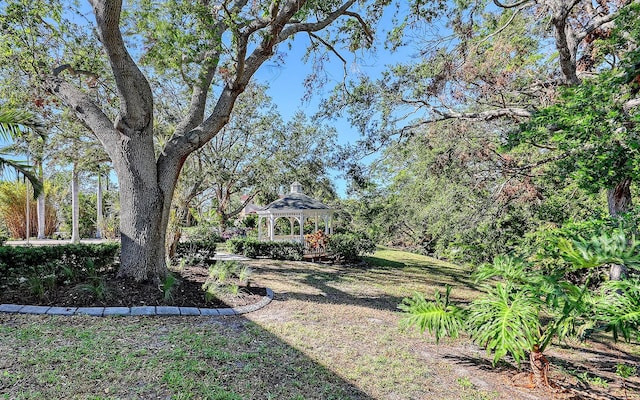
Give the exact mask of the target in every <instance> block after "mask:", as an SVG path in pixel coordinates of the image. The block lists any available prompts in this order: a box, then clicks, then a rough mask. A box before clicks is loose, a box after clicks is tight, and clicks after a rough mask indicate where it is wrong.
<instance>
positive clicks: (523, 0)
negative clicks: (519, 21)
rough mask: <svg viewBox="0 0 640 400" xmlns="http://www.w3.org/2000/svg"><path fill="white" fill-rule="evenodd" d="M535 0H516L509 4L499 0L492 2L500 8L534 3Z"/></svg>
mask: <svg viewBox="0 0 640 400" xmlns="http://www.w3.org/2000/svg"><path fill="white" fill-rule="evenodd" d="M534 3H535V1H534V0H520V1H517V2H515V3H511V4H505V3H502V2H500V1H499V0H493V4H495V5H496V6H498V7H500V8H516V7H520V6H522V5H525V4H534Z"/></svg>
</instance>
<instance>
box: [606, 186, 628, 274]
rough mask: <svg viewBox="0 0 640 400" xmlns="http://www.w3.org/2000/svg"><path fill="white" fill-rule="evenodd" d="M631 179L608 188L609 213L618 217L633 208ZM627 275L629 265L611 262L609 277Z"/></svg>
mask: <svg viewBox="0 0 640 400" xmlns="http://www.w3.org/2000/svg"><path fill="white" fill-rule="evenodd" d="M630 186H631V179H630V178H626V179H624V180H623V181H622V182H620V183H618V184H617V185H616V186H615V187H614V188H613V189H609V190H607V204H608V205H609V214H610V215H611V216H612V217H614V218H616V217H618V216H619V215H620V214H622V213H625V212H627V211H629V210H630V209H631V189H630ZM626 275H627V267H626V266H624V265H622V264H611V265H610V268H609V279H611V280H612V281H619V280H621V279H624V277H625V276H626Z"/></svg>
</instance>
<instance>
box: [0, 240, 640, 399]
mask: <svg viewBox="0 0 640 400" xmlns="http://www.w3.org/2000/svg"><path fill="white" fill-rule="evenodd" d="M368 262H369V266H368V267H340V266H331V265H322V264H311V263H303V262H282V261H272V260H255V261H250V262H248V263H250V264H251V265H252V266H253V269H254V271H255V273H254V277H253V281H254V282H255V284H256V285H265V286H268V287H270V288H272V289H273V290H274V292H275V299H274V301H273V302H272V303H271V304H270V305H268V306H267V307H266V308H264V309H262V310H259V311H257V312H255V313H251V314H247V315H244V316H237V317H164V318H163V317H114V318H94V317H81V316H77V317H55V316H31V315H15V314H0V352H1V354H2V357H0V398H2V396H4V398H7V399H22V398H24V399H28V398H42V399H61V398H65V399H66V398H82V399H121V398H128V399H129V398H131V399H135V398H140V399H151V398H162V399H166V398H175V399H514V400H515V399H548V398H552V397H554V398H573V399H576V398H582V397H580V396H579V397H575V393H574V394H568V393H567V394H562V393H559V394H558V393H556V394H552V393H548V392H543V391H530V390H528V389H525V388H522V387H519V386H517V385H514V383H513V380H512V378H513V377H514V376H517V373H518V371H517V370H516V369H515V368H514V367H513V366H511V365H510V364H506V363H505V364H503V365H500V366H499V367H498V368H497V369H492V368H491V364H490V362H489V361H488V359H489V358H488V357H487V356H486V355H485V353H484V351H482V350H481V349H479V348H478V347H477V346H475V345H474V344H472V343H470V342H469V341H468V340H466V339H464V338H462V339H458V340H456V341H451V340H446V339H445V340H444V341H443V342H441V344H440V345H439V346H436V345H435V344H434V343H433V340H432V339H431V338H430V337H429V336H428V335H424V336H422V335H419V334H418V333H417V332H415V331H406V332H403V331H400V330H399V329H398V320H399V318H400V314H399V312H398V310H397V305H398V303H399V302H400V301H401V300H402V298H403V297H405V296H408V295H410V294H411V293H412V292H413V291H415V290H419V291H422V292H426V293H428V294H431V293H433V291H434V290H435V289H436V288H442V287H443V286H444V284H446V283H449V284H451V285H452V286H454V288H455V289H454V293H453V295H454V297H455V296H457V297H455V299H456V300H458V301H468V300H470V299H472V298H473V297H474V296H475V295H477V292H476V291H475V288H474V285H473V283H472V282H471V281H470V280H469V276H468V272H467V271H465V270H464V269H462V268H460V267H457V266H455V265H452V264H448V263H444V262H441V261H437V260H434V259H431V258H428V257H423V256H419V255H415V254H409V253H403V252H398V251H393V250H380V251H378V252H377V253H376V254H375V255H374V256H373V257H369V258H368ZM550 356H551V358H552V363H553V364H554V366H555V367H554V370H553V371H552V376H555V377H557V378H561V379H564V380H565V382H566V383H567V385H569V384H571V385H574V386H575V387H576V388H579V387H581V388H582V392H583V394H582V396H583V397H584V398H590V396H593V398H611V399H614V398H622V399H624V398H625V396H626V397H627V398H629V399H640V379H639V378H638V376H637V375H636V376H634V377H632V378H630V379H628V380H627V381H625V382H623V381H621V380H620V379H619V378H617V377H616V375H615V368H616V364H625V365H629V366H633V365H635V366H638V367H639V368H638V370H640V359H639V356H640V350H639V349H638V346H637V344H636V345H625V346H622V345H615V344H612V343H610V342H609V341H607V340H603V341H601V342H589V343H586V344H580V345H578V344H574V345H573V347H569V346H564V347H555V349H554V350H553V351H552V352H550ZM571 396H574V397H571Z"/></svg>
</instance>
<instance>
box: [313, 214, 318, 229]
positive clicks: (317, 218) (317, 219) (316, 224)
mask: <svg viewBox="0 0 640 400" xmlns="http://www.w3.org/2000/svg"><path fill="white" fill-rule="evenodd" d="M313 232H314V233H315V232H318V214H316V229H315V230H314V231H313Z"/></svg>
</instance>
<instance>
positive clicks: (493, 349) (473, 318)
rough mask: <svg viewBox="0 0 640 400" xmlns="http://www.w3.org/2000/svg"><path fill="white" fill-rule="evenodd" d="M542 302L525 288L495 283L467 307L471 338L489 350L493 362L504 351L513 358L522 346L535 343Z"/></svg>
mask: <svg viewBox="0 0 640 400" xmlns="http://www.w3.org/2000/svg"><path fill="white" fill-rule="evenodd" d="M541 304H542V302H541V301H540V300H539V299H538V298H537V297H536V296H534V295H532V294H531V293H529V292H528V291H526V290H520V291H513V290H512V287H511V285H509V284H506V285H503V284H501V283H498V284H496V286H495V288H494V289H493V290H491V291H489V292H488V293H487V294H486V295H485V296H484V297H482V298H480V299H478V300H475V301H474V302H473V303H472V304H471V306H470V308H469V316H468V319H467V327H469V333H470V334H471V337H472V338H473V340H474V341H475V342H476V343H478V344H479V345H481V346H484V347H485V348H486V349H487V353H493V355H494V357H493V363H494V364H495V363H497V362H498V361H499V360H500V359H502V358H503V357H504V356H506V355H507V354H510V355H511V356H513V358H514V359H515V360H516V362H518V363H519V362H520V361H521V360H523V359H524V358H525V350H526V349H532V348H533V345H534V344H536V343H538V340H539V331H540V322H539V313H540V306H541Z"/></svg>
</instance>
